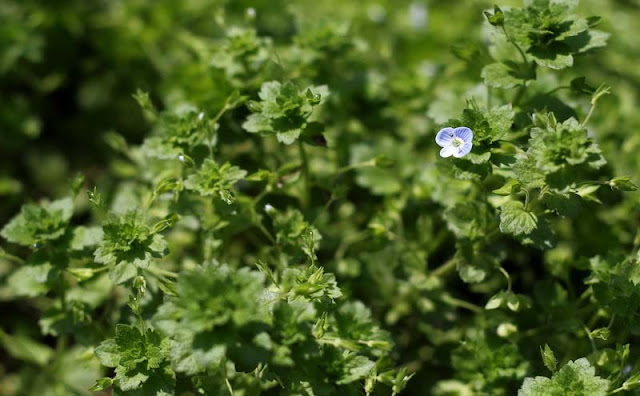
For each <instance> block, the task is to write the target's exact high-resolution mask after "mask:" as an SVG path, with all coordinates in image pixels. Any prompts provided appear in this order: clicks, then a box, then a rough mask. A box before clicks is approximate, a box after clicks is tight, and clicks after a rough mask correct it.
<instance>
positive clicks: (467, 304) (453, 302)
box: [442, 294, 482, 313]
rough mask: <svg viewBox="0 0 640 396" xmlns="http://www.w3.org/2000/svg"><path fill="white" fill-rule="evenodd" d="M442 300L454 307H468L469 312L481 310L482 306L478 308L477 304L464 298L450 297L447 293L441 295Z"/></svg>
mask: <svg viewBox="0 0 640 396" xmlns="http://www.w3.org/2000/svg"><path fill="white" fill-rule="evenodd" d="M442 301H443V302H444V303H446V304H449V305H452V306H454V307H460V308H465V309H468V310H469V311H471V312H476V313H478V312H482V308H480V307H479V306H477V305H475V304H472V303H470V302H468V301H464V300H460V299H458V298H455V297H451V296H449V295H446V294H445V295H444V296H442Z"/></svg>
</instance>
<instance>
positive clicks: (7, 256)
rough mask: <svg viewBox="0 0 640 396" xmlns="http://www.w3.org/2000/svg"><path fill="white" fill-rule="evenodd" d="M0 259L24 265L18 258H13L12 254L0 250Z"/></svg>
mask: <svg viewBox="0 0 640 396" xmlns="http://www.w3.org/2000/svg"><path fill="white" fill-rule="evenodd" d="M0 258H4V259H7V260H9V261H13V262H14V263H16V264H20V265H22V264H24V263H25V261H24V260H23V259H21V258H20V257H18V256H14V255H13V254H9V253H7V252H5V251H4V250H2V249H1V248H0Z"/></svg>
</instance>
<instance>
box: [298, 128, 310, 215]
mask: <svg viewBox="0 0 640 396" xmlns="http://www.w3.org/2000/svg"><path fill="white" fill-rule="evenodd" d="M298 149H299V151H300V159H301V160H302V177H303V180H304V192H303V203H304V206H305V207H307V206H309V200H310V197H311V182H310V180H309V160H308V158H307V152H306V151H305V149H304V145H303V143H302V141H300V140H298Z"/></svg>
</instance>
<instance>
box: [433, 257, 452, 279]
mask: <svg viewBox="0 0 640 396" xmlns="http://www.w3.org/2000/svg"><path fill="white" fill-rule="evenodd" d="M455 268H456V260H455V259H454V258H450V259H449V260H448V261H447V262H446V263H444V264H442V265H441V266H440V267H438V268H436V269H434V270H433V271H431V275H433V276H436V277H441V276H444V275H446V274H448V273H449V272H450V271H451V270H453V269H455Z"/></svg>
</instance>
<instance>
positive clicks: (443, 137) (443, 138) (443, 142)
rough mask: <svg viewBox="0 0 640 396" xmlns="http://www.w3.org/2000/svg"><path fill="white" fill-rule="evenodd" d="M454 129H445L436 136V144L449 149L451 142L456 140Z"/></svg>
mask: <svg viewBox="0 0 640 396" xmlns="http://www.w3.org/2000/svg"><path fill="white" fill-rule="evenodd" d="M454 136H455V135H454V134H453V128H444V129H441V130H440V132H438V134H437V135H436V143H438V146H440V147H447V146H448V145H450V144H451V140H453V138H454Z"/></svg>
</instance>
